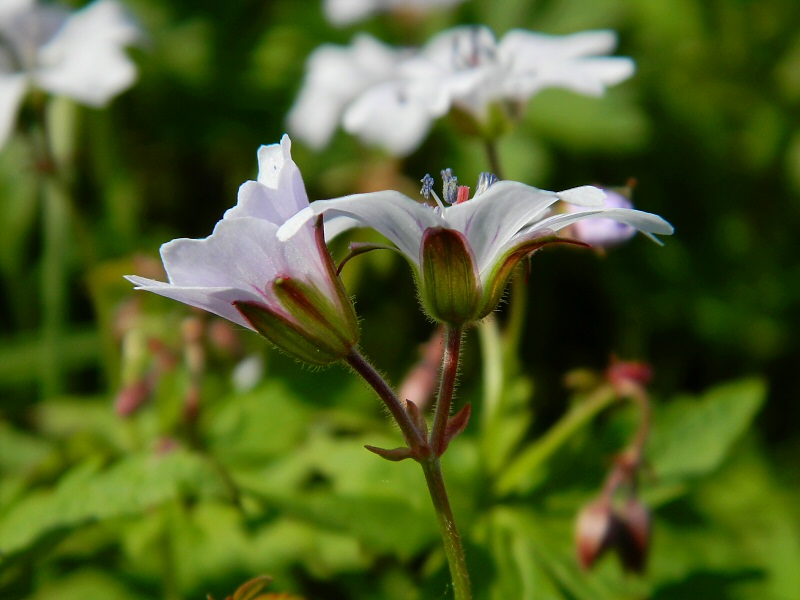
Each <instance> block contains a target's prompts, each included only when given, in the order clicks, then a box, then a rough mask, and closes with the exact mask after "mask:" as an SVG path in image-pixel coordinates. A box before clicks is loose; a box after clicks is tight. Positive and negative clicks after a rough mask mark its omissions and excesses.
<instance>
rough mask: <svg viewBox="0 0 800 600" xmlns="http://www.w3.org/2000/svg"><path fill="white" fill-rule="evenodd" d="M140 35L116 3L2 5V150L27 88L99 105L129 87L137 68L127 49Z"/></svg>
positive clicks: (18, 0) (17, 0)
mask: <svg viewBox="0 0 800 600" xmlns="http://www.w3.org/2000/svg"><path fill="white" fill-rule="evenodd" d="M140 35H141V33H140V30H139V28H138V27H137V26H136V25H135V24H134V22H133V21H132V20H131V19H130V17H129V16H128V15H127V14H126V13H125V11H124V10H123V8H122V6H121V5H120V4H119V3H117V2H116V1H115V0H96V1H95V2H93V3H92V4H89V5H88V6H86V7H85V8H83V9H81V10H77V11H74V12H70V11H69V10H67V9H65V8H63V7H60V6H54V5H39V4H37V3H36V1H35V0H2V2H0V146H2V145H3V144H4V143H5V141H6V139H7V138H8V136H9V134H10V133H11V131H12V129H13V127H14V123H15V121H16V115H17V112H18V110H19V107H20V104H21V103H22V99H23V97H24V95H25V92H26V91H27V89H28V87H29V86H33V87H37V88H39V89H41V90H44V91H45V92H49V93H51V94H56V95H64V96H68V97H70V98H73V99H75V100H77V101H78V102H80V103H82V104H87V105H89V106H94V107H101V106H103V105H105V104H106V103H107V102H108V101H109V100H111V98H113V97H114V96H115V95H117V94H119V93H120V92H122V91H124V90H125V89H127V88H128V87H130V86H131V85H132V84H133V82H134V80H135V79H136V66H135V65H134V64H133V62H131V60H130V59H129V58H128V57H127V56H126V55H125V52H124V50H123V48H124V47H125V46H127V45H129V44H131V43H133V42H135V41H136V40H137V39H138V38H139V37H140Z"/></svg>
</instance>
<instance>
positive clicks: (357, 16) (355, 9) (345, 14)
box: [324, 0, 380, 27]
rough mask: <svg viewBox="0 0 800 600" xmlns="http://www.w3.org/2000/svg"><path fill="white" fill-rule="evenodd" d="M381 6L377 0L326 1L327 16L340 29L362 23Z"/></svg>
mask: <svg viewBox="0 0 800 600" xmlns="http://www.w3.org/2000/svg"><path fill="white" fill-rule="evenodd" d="M379 6H380V3H379V2H378V1H377V0H325V5H324V7H325V16H326V17H327V18H328V20H329V21H330V22H331V23H333V24H334V25H337V26H339V27H342V26H344V25H349V24H350V23H355V22H356V21H360V20H361V19H363V18H365V17H367V16H368V15H369V14H370V13H372V12H374V11H376V10H377V9H378V7H379Z"/></svg>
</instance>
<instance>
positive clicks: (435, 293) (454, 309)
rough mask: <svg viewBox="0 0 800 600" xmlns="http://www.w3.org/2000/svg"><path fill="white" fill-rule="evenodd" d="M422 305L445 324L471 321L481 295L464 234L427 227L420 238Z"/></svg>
mask: <svg viewBox="0 0 800 600" xmlns="http://www.w3.org/2000/svg"><path fill="white" fill-rule="evenodd" d="M421 262H422V265H421V266H422V273H421V277H422V285H421V286H420V287H421V297H422V304H423V306H424V308H425V309H426V311H427V313H428V314H429V315H430V316H431V317H433V318H434V319H436V320H437V321H441V322H444V323H451V324H464V323H469V322H471V321H474V320H475V318H476V313H477V310H478V307H479V303H480V299H481V292H480V281H479V279H478V273H477V267H476V264H475V258H474V257H473V255H472V250H471V249H470V246H469V243H468V242H467V240H466V238H465V237H464V234H462V233H461V232H459V231H456V230H454V229H447V228H445V227H430V228H428V229H426V230H425V233H424V234H423V236H422V261H421Z"/></svg>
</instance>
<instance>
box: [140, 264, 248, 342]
mask: <svg viewBox="0 0 800 600" xmlns="http://www.w3.org/2000/svg"><path fill="white" fill-rule="evenodd" d="M125 279H127V280H128V281H130V282H131V283H133V284H134V285H135V286H136V288H135V289H137V290H143V291H146V292H152V293H154V294H158V295H159V296H164V297H165V298H170V299H172V300H177V301H178V302H183V303H184V304H188V305H189V306H194V307H195V308H200V309H202V310H207V311H208V312H210V313H214V314H215V315H218V316H220V317H222V318H223V319H228V320H229V321H233V322H234V323H236V324H237V325H241V326H242V327H247V328H248V329H252V330H253V331H255V328H254V327H253V326H252V325H250V323H248V322H247V319H245V318H244V316H242V313H240V312H239V311H238V310H237V309H236V307H235V306H234V305H233V303H234V302H235V301H241V300H242V291H241V290H238V289H235V288H229V287H228V288H212V287H182V286H178V285H171V284H169V283H164V282H163V281H155V280H154V279H146V278H144V277H139V276H138V275H126V276H125ZM251 300H253V301H256V302H259V301H262V299H261V298H257V297H256V296H255V294H254V295H253V298H251Z"/></svg>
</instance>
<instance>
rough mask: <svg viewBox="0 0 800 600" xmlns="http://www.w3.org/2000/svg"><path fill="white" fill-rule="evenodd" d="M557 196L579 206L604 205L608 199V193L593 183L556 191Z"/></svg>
mask: <svg viewBox="0 0 800 600" xmlns="http://www.w3.org/2000/svg"><path fill="white" fill-rule="evenodd" d="M556 196H558V197H559V198H560V199H561V200H564V201H565V202H569V203H570V204H576V205H578V206H603V205H604V201H605V199H606V193H605V192H604V191H603V190H601V189H600V188H598V187H595V186H593V185H582V186H580V187H574V188H570V189H568V190H564V191H563V192H556Z"/></svg>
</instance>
